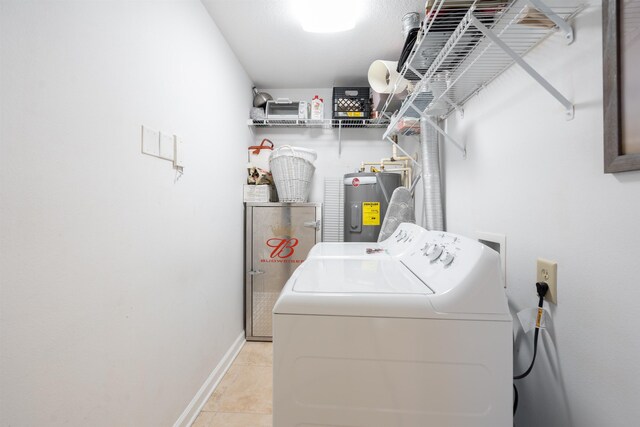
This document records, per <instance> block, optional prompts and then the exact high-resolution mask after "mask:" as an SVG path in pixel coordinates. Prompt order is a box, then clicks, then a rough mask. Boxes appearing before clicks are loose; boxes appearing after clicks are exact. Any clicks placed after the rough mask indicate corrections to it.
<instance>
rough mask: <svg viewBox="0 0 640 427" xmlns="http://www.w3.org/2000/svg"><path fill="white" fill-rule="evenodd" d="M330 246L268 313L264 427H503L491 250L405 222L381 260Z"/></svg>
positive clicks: (508, 405) (504, 330)
mask: <svg viewBox="0 0 640 427" xmlns="http://www.w3.org/2000/svg"><path fill="white" fill-rule="evenodd" d="M342 245H343V246H344V247H343V248H342V249H339V248H338V247H333V245H327V244H319V245H317V246H316V247H315V248H314V249H313V250H312V251H311V252H310V255H309V257H308V258H307V261H305V262H304V263H303V264H302V265H301V266H300V267H299V268H298V269H297V270H296V272H295V273H294V274H293V276H292V277H291V278H290V279H289V281H288V282H287V284H286V285H285V287H284V289H283V291H282V293H281V295H280V297H279V299H278V301H277V302H276V305H275V307H274V310H273V345H274V347H273V348H274V366H273V369H274V401H273V422H274V426H277V427H293V426H296V427H302V426H305V427H306V426H341V427H346V426H349V427H355V426H359V427H377V426H379V427H393V426H403V427H410V426H415V427H425V426H434V427H442V426H446V427H507V426H511V425H512V424H513V420H512V415H511V413H512V375H513V372H512V342H511V337H512V333H511V330H512V325H511V316H510V314H509V311H508V307H507V301H506V296H505V294H504V289H503V279H502V277H501V269H500V264H499V263H500V261H499V256H498V254H497V253H496V252H495V251H493V250H492V249H490V248H488V247H486V246H484V245H482V244H480V243H478V242H476V241H473V240H471V239H467V238H465V237H461V236H456V235H453V234H450V233H443V232H431V231H426V230H424V229H422V228H420V227H417V226H415V225H411V224H402V225H401V226H400V227H399V229H398V230H397V231H396V233H394V235H393V236H392V237H390V238H389V239H387V240H386V241H384V242H381V243H380V244H379V245H378V244H368V246H371V247H374V248H381V249H383V251H382V252H380V251H378V252H375V253H370V254H367V253H366V249H367V244H362V243H355V244H352V243H344V244H342ZM331 247H333V248H332V249H330V248H331ZM363 249H364V253H363Z"/></svg>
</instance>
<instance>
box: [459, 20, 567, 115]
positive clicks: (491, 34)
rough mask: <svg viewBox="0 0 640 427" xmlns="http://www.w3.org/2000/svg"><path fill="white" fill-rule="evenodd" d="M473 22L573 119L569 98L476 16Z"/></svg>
mask: <svg viewBox="0 0 640 427" xmlns="http://www.w3.org/2000/svg"><path fill="white" fill-rule="evenodd" d="M471 22H472V23H473V25H474V26H475V27H476V28H477V29H478V30H480V32H482V34H484V35H485V36H486V37H487V38H488V39H489V40H491V41H492V42H493V43H495V44H496V45H498V47H500V48H501V49H502V50H503V51H504V52H505V53H506V54H507V55H509V56H510V57H511V59H513V60H514V61H515V62H516V63H517V64H518V65H519V66H520V67H521V68H522V69H523V70H524V71H526V72H527V74H529V75H530V76H531V77H533V79H534V80H535V81H537V82H538V83H539V84H540V86H542V87H543V88H545V89H546V91H547V92H549V94H551V96H553V97H554V98H555V99H557V100H558V102H560V104H562V105H563V106H564V108H565V112H566V115H567V120H571V119H573V110H574V108H573V104H572V103H571V101H569V100H568V99H567V98H565V97H564V96H563V95H562V94H561V93H560V92H559V91H558V90H557V89H556V88H555V87H553V86H552V85H551V84H550V83H549V82H548V81H547V80H546V79H545V78H544V77H542V76H541V75H540V74H538V72H537V71H536V70H534V69H533V67H532V66H531V65H529V64H528V63H527V62H526V61H525V60H524V59H522V57H520V55H518V54H517V53H516V52H514V51H513V50H512V49H511V48H510V47H509V46H508V45H507V44H506V43H505V42H504V41H502V40H501V39H500V38H499V37H498V36H497V35H495V33H494V32H493V31H491V30H490V29H488V28H487V27H485V26H484V24H483V23H482V22H480V21H479V20H478V18H476V17H475V16H471Z"/></svg>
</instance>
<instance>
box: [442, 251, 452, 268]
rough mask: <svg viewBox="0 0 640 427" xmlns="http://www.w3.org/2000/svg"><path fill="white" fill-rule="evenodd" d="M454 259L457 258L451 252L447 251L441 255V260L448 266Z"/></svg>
mask: <svg viewBox="0 0 640 427" xmlns="http://www.w3.org/2000/svg"><path fill="white" fill-rule="evenodd" d="M454 259H455V255H454V254H452V253H451V252H445V253H444V254H442V256H441V257H440V262H441V263H442V264H443V265H444V266H445V267H446V266H448V265H449V264H451V263H452V262H453V260H454Z"/></svg>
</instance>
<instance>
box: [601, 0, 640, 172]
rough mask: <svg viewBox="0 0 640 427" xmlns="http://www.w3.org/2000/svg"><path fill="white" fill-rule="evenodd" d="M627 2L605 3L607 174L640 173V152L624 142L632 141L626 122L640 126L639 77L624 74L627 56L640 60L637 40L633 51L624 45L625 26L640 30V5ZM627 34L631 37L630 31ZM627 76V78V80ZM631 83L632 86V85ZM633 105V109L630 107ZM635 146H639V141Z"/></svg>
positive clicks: (603, 42) (605, 132)
mask: <svg viewBox="0 0 640 427" xmlns="http://www.w3.org/2000/svg"><path fill="white" fill-rule="evenodd" d="M625 3H626V2H625V0H603V2H602V34H603V38H602V44H603V58H602V59H603V68H604V69H603V80H604V171H605V173H615V172H624V171H632V170H640V151H639V150H637V148H633V149H627V148H626V147H627V146H629V144H626V143H625V137H626V138H627V139H628V138H629V135H628V134H629V127H627V128H626V129H627V130H626V132H627V135H625V127H624V126H625V123H628V124H633V126H634V127H635V128H637V126H636V125H635V123H640V117H635V114H633V112H637V110H638V109H639V108H640V107H636V106H640V98H639V97H638V94H637V93H635V92H637V88H638V87H639V86H638V84H637V83H636V82H635V81H636V80H637V77H635V76H633V77H632V76H626V75H625V73H624V69H625V65H624V64H625V62H624V58H626V56H628V57H630V58H631V59H629V60H628V62H631V61H633V62H637V61H638V58H640V41H638V39H636V40H634V42H633V43H631V44H630V46H631V47H632V49H631V48H628V46H627V47H625V44H624V42H623V38H624V37H623V27H624V25H627V27H629V26H630V25H631V26H633V30H634V31H638V30H637V28H636V26H638V27H640V26H639V25H638V22H637V19H638V17H640V2H638V1H637V0H636V1H632V2H629V3H627V4H625ZM625 8H628V9H629V10H625ZM623 19H625V21H624V22H623V21H622V20H623ZM625 32H626V35H627V36H628V34H629V32H628V28H627V29H625ZM632 53H633V55H632ZM636 75H637V74H636ZM625 77H628V79H626V80H625ZM632 78H633V79H634V80H633V81H632V80H631V79H632ZM631 83H633V87H632V86H630V84H631ZM630 89H632V90H630ZM632 94H633V95H632ZM626 95H629V96H628V99H627V98H625V96H626ZM631 102H632V103H633V109H631V108H628V107H629V103H631ZM625 103H626V106H625ZM629 110H632V111H629ZM634 135H635V134H634ZM639 138H640V134H638V135H636V136H635V137H634V141H636V140H637V139H639ZM627 142H628V141H627ZM634 144H636V145H637V142H634ZM634 147H635V146H634Z"/></svg>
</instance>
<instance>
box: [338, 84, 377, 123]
mask: <svg viewBox="0 0 640 427" xmlns="http://www.w3.org/2000/svg"><path fill="white" fill-rule="evenodd" d="M332 117H333V118H334V119H339V120H357V119H368V118H370V117H371V99H370V96H369V88H368V87H334V88H333V115H332Z"/></svg>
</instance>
